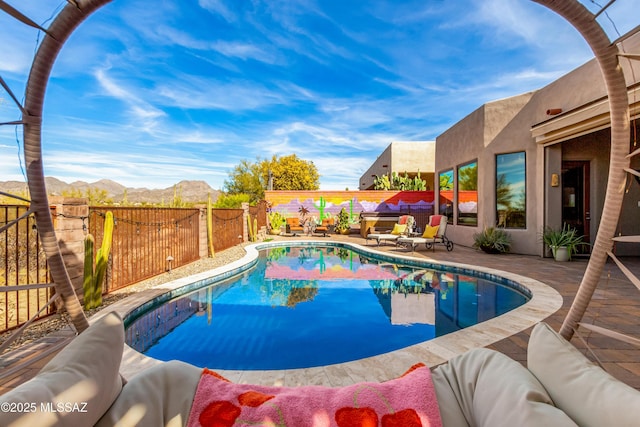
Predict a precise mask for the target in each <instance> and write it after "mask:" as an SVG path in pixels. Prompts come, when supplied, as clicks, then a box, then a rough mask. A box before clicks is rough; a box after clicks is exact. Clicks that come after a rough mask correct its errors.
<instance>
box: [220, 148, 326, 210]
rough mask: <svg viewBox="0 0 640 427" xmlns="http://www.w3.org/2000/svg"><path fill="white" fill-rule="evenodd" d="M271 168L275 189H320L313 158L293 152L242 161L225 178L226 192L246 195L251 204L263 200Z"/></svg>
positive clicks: (318, 176)
mask: <svg viewBox="0 0 640 427" xmlns="http://www.w3.org/2000/svg"><path fill="white" fill-rule="evenodd" d="M269 171H271V176H272V180H273V181H272V182H273V189H274V190H317V189H319V188H320V175H319V174H318V169H317V168H316V166H315V165H314V164H313V162H312V161H307V160H303V159H300V158H298V156H296V155H295V154H291V155H289V156H283V157H278V156H276V155H274V156H273V157H272V158H271V160H267V159H260V158H257V159H256V162H255V163H250V162H249V161H248V160H242V161H241V162H240V164H238V165H236V166H235V167H234V168H233V170H232V171H231V172H229V179H228V180H225V182H224V187H225V190H226V193H227V194H229V195H231V194H242V193H244V194H248V195H249V196H250V203H256V202H258V201H259V200H262V199H264V191H265V189H266V188H267V185H268V183H269Z"/></svg>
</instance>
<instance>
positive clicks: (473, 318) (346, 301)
mask: <svg viewBox="0 0 640 427" xmlns="http://www.w3.org/2000/svg"><path fill="white" fill-rule="evenodd" d="M465 273H466V274H465V275H460V274H453V273H451V272H448V271H439V270H431V269H428V270H425V269H422V268H418V267H411V266H403V265H401V264H396V263H390V262H389V261H385V260H379V259H376V258H372V257H370V256H367V255H365V254H364V253H358V252H355V251H352V250H350V249H346V248H343V247H333V246H328V247H310V246H304V247H276V248H272V249H267V250H263V251H261V253H260V257H259V260H258V263H257V265H256V266H255V268H253V269H252V270H251V271H250V272H247V273H244V274H243V275H241V276H240V277H237V278H235V279H231V280H230V281H228V282H224V283H218V284H214V285H211V286H208V287H206V288H202V289H200V290H198V291H196V292H194V293H191V294H189V295H185V296H183V297H181V298H179V299H176V300H172V301H170V302H167V303H165V304H163V305H161V306H159V307H154V308H152V309H151V310H149V311H148V312H146V313H145V314H143V315H141V316H140V317H138V318H137V319H136V320H135V321H134V322H133V323H131V324H130V325H129V326H128V328H127V343H128V344H129V345H130V346H132V347H133V348H135V349H137V350H138V351H141V352H143V353H145V354H146V355H148V356H150V357H153V358H156V359H160V360H172V359H177V360H182V361H185V362H188V363H191V364H194V365H196V366H201V367H208V368H212V369H243V370H256V369H260V370H263V369H290V368H303V367H313V366H322V365H327V364H333V363H339V362H345V361H351V360H356V359H360V358H363V357H368V356H374V355H377V354H381V353H386V352H389V351H393V350H397V349H400V348H404V347H407V346H409V345H412V344H417V343H420V342H423V341H427V340H429V339H432V338H434V337H436V336H441V335H444V334H447V333H450V332H454V331H456V330H459V329H462V328H465V327H467V326H471V325H474V324H476V323H479V322H483V321H485V320H488V319H490V318H493V317H495V316H498V315H500V314H503V313H505V312H507V311H509V310H512V309H513V308H516V307H518V306H520V305H522V304H524V303H525V302H526V301H527V297H525V296H524V295H523V294H521V293H520V292H518V291H516V290H514V289H513V288H511V287H508V286H504V285H502V284H500V283H496V282H492V281H489V280H487V279H484V278H481V277H476V276H472V275H470V273H469V272H467V271H465Z"/></svg>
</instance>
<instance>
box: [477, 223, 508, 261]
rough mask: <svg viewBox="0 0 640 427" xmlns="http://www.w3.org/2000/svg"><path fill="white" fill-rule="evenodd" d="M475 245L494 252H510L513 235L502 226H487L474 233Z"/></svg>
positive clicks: (487, 251) (488, 251) (485, 250)
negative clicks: (501, 227)
mask: <svg viewBox="0 0 640 427" xmlns="http://www.w3.org/2000/svg"><path fill="white" fill-rule="evenodd" d="M473 247H474V248H479V249H482V251H484V252H486V253H492V254H500V253H505V252H509V250H510V249H511V235H510V234H509V233H507V232H506V231H504V230H502V229H500V228H495V227H487V228H485V229H484V230H482V231H481V232H480V233H475V234H474V235H473Z"/></svg>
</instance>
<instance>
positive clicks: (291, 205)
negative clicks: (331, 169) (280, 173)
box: [265, 190, 434, 222]
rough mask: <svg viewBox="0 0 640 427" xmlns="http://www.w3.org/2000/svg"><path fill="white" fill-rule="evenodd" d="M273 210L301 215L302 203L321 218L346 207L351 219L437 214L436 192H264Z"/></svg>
mask: <svg viewBox="0 0 640 427" xmlns="http://www.w3.org/2000/svg"><path fill="white" fill-rule="evenodd" d="M265 200H266V201H267V202H269V204H270V206H271V211H275V212H280V213H281V214H283V215H284V216H286V217H296V216H298V215H299V213H298V212H299V210H300V207H301V206H304V207H305V208H306V209H308V210H309V212H310V214H311V215H313V216H315V217H316V218H318V219H319V220H322V219H324V218H327V217H331V216H333V217H335V216H337V215H338V213H340V210H341V209H342V208H345V209H346V211H347V212H348V213H349V215H350V217H351V221H352V222H357V221H358V218H359V216H360V213H361V212H383V213H417V212H421V213H422V212H424V213H428V214H429V215H431V214H433V213H434V192H433V191H377V190H371V191H366V190H365V191H321V190H319V191H265Z"/></svg>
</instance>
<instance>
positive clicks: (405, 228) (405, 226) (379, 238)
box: [366, 215, 415, 246]
mask: <svg viewBox="0 0 640 427" xmlns="http://www.w3.org/2000/svg"><path fill="white" fill-rule="evenodd" d="M414 225H415V219H414V218H413V217H412V216H411V215H402V216H401V217H400V218H398V222H397V223H396V224H394V225H393V229H392V230H391V232H389V233H374V232H372V233H369V234H367V236H366V241H367V244H368V243H369V240H375V241H376V242H377V244H378V246H380V243H381V242H396V241H397V240H398V239H399V238H400V237H402V236H409V235H410V233H412V231H413V227H414ZM371 228H373V227H371ZM374 231H375V229H374Z"/></svg>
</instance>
